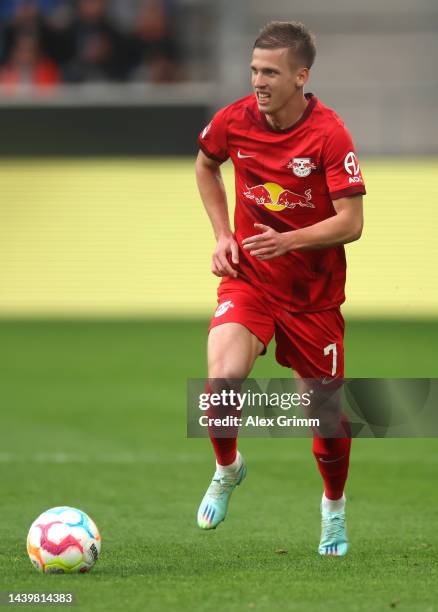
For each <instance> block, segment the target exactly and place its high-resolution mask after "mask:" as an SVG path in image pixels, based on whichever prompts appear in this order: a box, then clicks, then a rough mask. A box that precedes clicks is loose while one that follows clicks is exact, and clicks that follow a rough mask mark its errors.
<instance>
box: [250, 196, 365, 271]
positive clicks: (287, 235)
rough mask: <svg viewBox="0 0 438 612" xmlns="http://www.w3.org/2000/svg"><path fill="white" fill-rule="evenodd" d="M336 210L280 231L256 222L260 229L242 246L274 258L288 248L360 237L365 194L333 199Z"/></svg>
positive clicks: (331, 244)
mask: <svg viewBox="0 0 438 612" xmlns="http://www.w3.org/2000/svg"><path fill="white" fill-rule="evenodd" d="M333 207H334V209H335V211H336V214H335V215H333V217H329V218H328V219H324V220H323V221H320V222H319V223H315V224H314V225H310V226H309V227H304V228H302V229H297V230H294V231H291V232H277V231H275V230H274V229H272V228H271V227H269V226H267V225H262V224H261V223H256V224H255V225H254V227H255V228H256V229H258V230H261V233H259V234H256V235H254V236H250V237H249V238H245V240H243V248H244V249H245V250H247V251H249V253H250V255H253V256H254V257H257V259H260V260H264V259H272V258H273V257H278V256H279V255H284V254H285V253H287V252H289V251H307V250H310V249H326V248H329V247H334V246H338V245H340V244H347V243H348V242H354V241H355V240H359V238H360V237H361V235H362V228H363V204H362V196H361V195H356V196H352V197H348V198H339V199H338V200H334V201H333Z"/></svg>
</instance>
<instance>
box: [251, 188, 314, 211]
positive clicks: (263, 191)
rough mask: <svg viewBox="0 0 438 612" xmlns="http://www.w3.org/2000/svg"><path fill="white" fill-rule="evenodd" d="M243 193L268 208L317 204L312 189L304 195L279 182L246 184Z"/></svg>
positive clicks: (307, 190) (304, 206) (312, 205)
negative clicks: (285, 187) (251, 185)
mask: <svg viewBox="0 0 438 612" xmlns="http://www.w3.org/2000/svg"><path fill="white" fill-rule="evenodd" d="M243 195H244V196H245V197H246V198H248V200H253V201H254V202H255V203H256V204H258V205H259V206H264V207H265V208H267V209H268V210H273V211H280V210H284V209H285V208H291V209H292V208H295V207H296V206H300V207H301V208H315V204H313V202H311V199H312V190H311V189H306V191H305V192H304V195H301V194H299V193H294V192H293V191H291V190H290V189H284V187H282V186H281V185H277V183H265V184H264V185H255V187H248V186H246V191H244V192H243Z"/></svg>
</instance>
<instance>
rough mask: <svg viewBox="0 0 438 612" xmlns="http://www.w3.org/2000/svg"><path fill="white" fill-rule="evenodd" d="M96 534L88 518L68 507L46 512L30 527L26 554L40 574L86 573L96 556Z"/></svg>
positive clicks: (92, 523)
mask: <svg viewBox="0 0 438 612" xmlns="http://www.w3.org/2000/svg"><path fill="white" fill-rule="evenodd" d="M100 546H101V540H100V535H99V531H98V529H97V527H96V525H95V524H94V522H93V521H92V520H91V519H90V517H89V516H88V515H87V514H85V512H82V511H81V510H78V509H77V508H70V507H69V506H59V507H56V508H50V510H46V512H43V513H42V514H40V516H39V517H38V518H37V519H36V520H35V521H34V522H33V523H32V525H31V527H30V529H29V533H28V535H27V552H28V554H29V557H30V560H31V561H32V564H33V566H34V567H35V568H36V569H37V570H38V571H39V572H44V573H46V574H47V573H55V574H72V573H76V572H81V573H82V572H88V571H89V570H90V569H91V568H92V567H93V565H94V564H95V563H96V561H97V559H98V557H99V554H100Z"/></svg>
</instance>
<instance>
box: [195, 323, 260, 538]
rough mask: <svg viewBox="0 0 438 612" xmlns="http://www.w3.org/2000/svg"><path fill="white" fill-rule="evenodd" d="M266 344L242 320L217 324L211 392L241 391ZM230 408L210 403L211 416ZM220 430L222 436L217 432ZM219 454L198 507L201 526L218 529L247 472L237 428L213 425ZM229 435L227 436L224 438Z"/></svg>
mask: <svg viewBox="0 0 438 612" xmlns="http://www.w3.org/2000/svg"><path fill="white" fill-rule="evenodd" d="M263 349H264V345H263V344H262V342H261V341H260V340H259V339H258V338H257V337H256V336H255V335H254V334H252V333H251V332H250V331H249V330H248V329H247V328H246V327H244V326H243V325H241V324H240V323H225V324H223V325H220V326H218V327H214V328H213V329H212V330H211V331H210V334H209V337H208V378H209V382H208V389H206V390H207V392H208V393H218V394H220V393H222V391H223V390H226V391H229V390H230V389H231V388H232V389H233V390H234V391H238V390H239V387H240V382H241V381H242V380H243V379H245V378H246V377H247V376H248V374H249V373H250V372H251V369H252V366H253V364H254V362H255V360H256V358H257V356H258V355H259V354H260V353H261V352H262V351H263ZM226 412H227V408H225V407H223V406H214V407H213V406H210V409H209V410H208V411H207V414H208V416H209V417H219V416H224V414H225V413H226ZM217 433H219V435H217ZM209 434H210V440H211V443H212V445H213V448H214V452H215V455H216V470H215V473H214V475H213V479H212V481H211V483H210V486H209V487H208V489H207V492H206V493H205V495H204V498H203V499H202V501H201V504H200V506H199V510H198V525H199V527H201V529H215V528H216V527H217V525H219V523H221V522H222V521H223V520H225V516H226V513H227V510H228V504H229V501H230V497H231V494H232V492H233V491H234V489H235V488H236V486H238V485H239V484H240V483H241V482H242V480H243V479H244V478H245V475H246V465H245V461H244V459H243V457H242V456H241V454H240V453H239V452H238V451H237V434H238V431H237V428H236V427H234V428H227V429H226V431H224V429H223V428H219V432H218V430H215V429H214V428H209ZM224 435H226V437H222V436H224Z"/></svg>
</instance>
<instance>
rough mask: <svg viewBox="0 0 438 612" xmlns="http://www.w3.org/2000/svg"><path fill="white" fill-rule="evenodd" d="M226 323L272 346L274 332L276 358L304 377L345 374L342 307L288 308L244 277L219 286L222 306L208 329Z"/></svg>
mask: <svg viewBox="0 0 438 612" xmlns="http://www.w3.org/2000/svg"><path fill="white" fill-rule="evenodd" d="M223 323H240V324H241V325H244V326H245V327H246V328H247V329H249V331H250V332H251V333H253V334H254V335H255V336H257V338H258V339H259V340H260V341H261V342H263V344H264V345H265V348H266V347H267V346H268V344H269V343H270V341H271V340H272V337H273V336H274V334H275V341H276V345H277V348H276V352H275V356H276V359H277V361H278V363H279V364H280V365H282V366H285V367H287V368H292V369H293V370H295V371H296V372H297V374H298V375H299V376H301V377H302V378H323V377H328V378H335V377H336V378H343V377H344V327H345V325H344V319H343V317H342V314H341V310H340V308H332V309H330V310H322V311H320V312H301V313H295V312H289V311H287V310H285V309H284V308H282V307H280V306H278V305H276V304H273V303H271V302H268V301H267V300H266V299H264V298H263V295H262V294H261V293H260V291H258V290H257V289H255V288H254V287H252V286H251V285H249V284H248V283H247V282H245V281H243V280H240V279H229V280H227V282H226V283H222V284H220V285H219V289H218V307H217V308H216V312H215V313H214V315H213V317H212V319H211V323H210V327H209V331H210V329H212V328H213V327H216V326H218V325H222V324H223Z"/></svg>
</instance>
